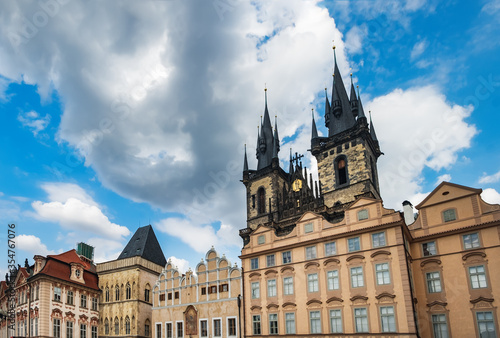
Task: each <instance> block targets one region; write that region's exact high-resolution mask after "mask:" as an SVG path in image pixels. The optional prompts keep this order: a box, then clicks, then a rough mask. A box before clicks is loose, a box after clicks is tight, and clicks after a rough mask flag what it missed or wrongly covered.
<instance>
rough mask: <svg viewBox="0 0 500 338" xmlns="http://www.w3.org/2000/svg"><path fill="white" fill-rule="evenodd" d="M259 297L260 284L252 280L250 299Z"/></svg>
mask: <svg viewBox="0 0 500 338" xmlns="http://www.w3.org/2000/svg"><path fill="white" fill-rule="evenodd" d="M257 298H260V284H259V282H252V299H257Z"/></svg>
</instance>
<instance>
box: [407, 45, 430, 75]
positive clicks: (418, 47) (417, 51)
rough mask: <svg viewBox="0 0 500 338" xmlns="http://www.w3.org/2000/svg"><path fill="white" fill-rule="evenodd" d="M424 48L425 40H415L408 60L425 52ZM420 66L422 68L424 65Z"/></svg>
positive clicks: (425, 46)
mask: <svg viewBox="0 0 500 338" xmlns="http://www.w3.org/2000/svg"><path fill="white" fill-rule="evenodd" d="M426 48H427V40H422V41H419V42H417V43H416V44H415V45H414V46H413V49H412V50H411V54H410V60H411V61H414V60H415V59H416V58H418V57H419V56H420V55H422V53H423V52H425V49H426ZM422 68H424V67H422Z"/></svg>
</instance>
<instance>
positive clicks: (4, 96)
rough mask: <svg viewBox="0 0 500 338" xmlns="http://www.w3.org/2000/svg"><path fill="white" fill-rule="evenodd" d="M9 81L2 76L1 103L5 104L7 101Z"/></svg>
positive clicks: (0, 86)
mask: <svg viewBox="0 0 500 338" xmlns="http://www.w3.org/2000/svg"><path fill="white" fill-rule="evenodd" d="M9 83H10V82H9V81H8V80H7V79H6V78H4V77H2V76H0V102H5V101H7V99H8V98H7V93H6V92H7V88H8V87H9Z"/></svg>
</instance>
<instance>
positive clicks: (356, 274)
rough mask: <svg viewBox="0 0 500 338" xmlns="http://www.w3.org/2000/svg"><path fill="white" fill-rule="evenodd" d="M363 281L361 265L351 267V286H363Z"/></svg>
mask: <svg viewBox="0 0 500 338" xmlns="http://www.w3.org/2000/svg"><path fill="white" fill-rule="evenodd" d="M364 285H365V284H364V281H363V267H361V266H357V267H355V268H351V286H352V287H353V288H359V287H362V286H364Z"/></svg>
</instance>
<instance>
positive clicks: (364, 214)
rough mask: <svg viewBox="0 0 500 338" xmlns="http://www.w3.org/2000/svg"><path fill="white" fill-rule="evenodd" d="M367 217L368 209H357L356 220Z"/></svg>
mask: <svg viewBox="0 0 500 338" xmlns="http://www.w3.org/2000/svg"><path fill="white" fill-rule="evenodd" d="M365 219H368V209H363V210H360V211H358V221H362V220H365Z"/></svg>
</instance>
